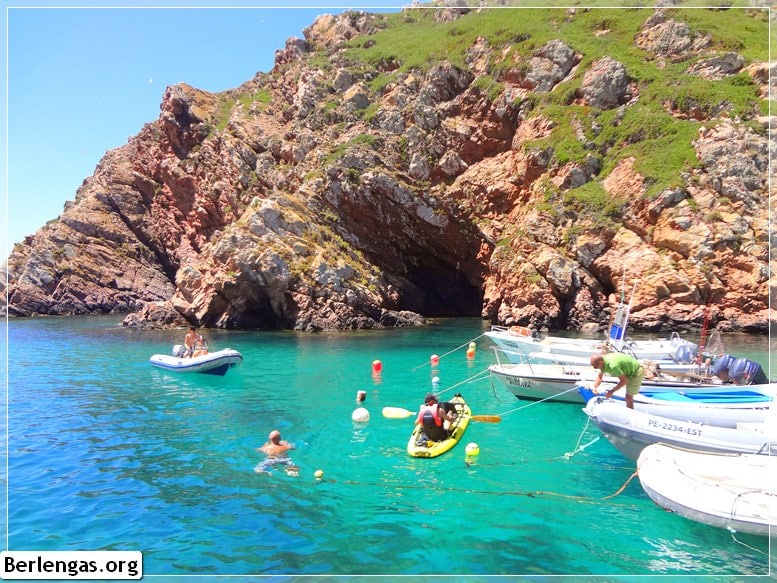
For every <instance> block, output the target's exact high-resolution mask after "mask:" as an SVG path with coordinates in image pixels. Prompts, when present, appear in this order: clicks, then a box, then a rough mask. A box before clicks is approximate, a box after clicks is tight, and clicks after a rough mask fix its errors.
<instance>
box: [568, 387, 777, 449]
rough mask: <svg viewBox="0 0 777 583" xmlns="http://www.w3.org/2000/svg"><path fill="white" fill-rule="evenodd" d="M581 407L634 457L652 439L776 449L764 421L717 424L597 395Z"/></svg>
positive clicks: (691, 444) (771, 431) (698, 446)
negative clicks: (736, 425)
mask: <svg viewBox="0 0 777 583" xmlns="http://www.w3.org/2000/svg"><path fill="white" fill-rule="evenodd" d="M583 411H585V413H586V415H588V417H589V418H590V419H591V420H592V421H593V422H594V423H596V425H597V427H598V428H599V430H600V431H601V432H602V433H603V434H604V436H605V437H606V438H607V440H608V441H609V442H610V443H611V444H612V445H613V446H615V447H616V448H617V449H618V451H620V452H621V453H622V454H623V455H625V456H626V457H628V458H630V459H633V460H636V459H637V458H638V457H639V454H640V453H641V452H642V450H643V449H645V448H646V447H647V446H648V445H652V444H654V443H665V444H669V445H673V446H675V447H679V448H685V449H690V450H693V451H705V452H720V453H749V454H753V453H759V454H761V453H764V454H769V453H776V452H777V447H775V446H777V442H775V437H777V436H775V431H774V429H773V428H772V427H771V426H770V425H768V424H766V423H760V424H747V426H746V427H745V426H744V424H743V427H742V428H731V427H718V426H715V425H708V424H703V423H694V422H692V421H683V420H681V419H670V418H668V417H661V416H658V415H651V414H649V413H645V412H644V411H638V410H635V409H629V408H628V407H624V406H623V405H620V404H618V403H615V402H614V401H611V400H601V401H600V400H598V399H591V400H590V401H589V402H588V404H587V405H586V406H585V408H584V409H583ZM756 426H758V427H756Z"/></svg>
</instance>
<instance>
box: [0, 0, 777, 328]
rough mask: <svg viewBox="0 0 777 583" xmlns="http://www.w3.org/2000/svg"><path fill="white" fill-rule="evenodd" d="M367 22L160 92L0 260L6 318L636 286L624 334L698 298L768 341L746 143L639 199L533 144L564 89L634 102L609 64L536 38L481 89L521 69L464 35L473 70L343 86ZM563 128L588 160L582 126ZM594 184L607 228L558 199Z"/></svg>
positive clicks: (758, 203)
mask: <svg viewBox="0 0 777 583" xmlns="http://www.w3.org/2000/svg"><path fill="white" fill-rule="evenodd" d="M466 12H467V11H450V12H446V16H445V18H446V19H450V18H462V17H467V16H466V14H465V13H466ZM380 25H381V22H380V18H379V17H376V16H374V15H365V14H363V13H348V14H344V15H341V16H339V17H332V16H327V17H321V18H320V19H318V20H317V21H316V22H315V23H314V24H313V25H312V26H311V27H309V28H308V29H307V30H306V39H305V40H301V39H290V40H289V42H287V43H286V47H285V48H284V49H283V50H281V51H278V53H277V54H276V65H275V68H274V70H273V72H272V73H270V74H268V75H258V76H257V77H256V78H254V79H252V80H250V81H248V82H246V83H245V84H244V85H243V86H241V87H240V88H238V89H235V90H232V91H229V92H225V93H222V94H211V93H208V92H205V91H200V90H197V89H194V88H192V87H189V86H187V85H184V84H181V85H176V86H173V87H169V88H168V89H167V90H166V92H165V94H164V97H163V101H162V105H161V113H160V117H159V119H158V120H156V121H154V122H151V123H149V124H147V125H146V126H144V127H143V128H142V129H141V130H140V131H139V133H138V134H137V136H135V137H133V138H132V139H131V140H130V141H129V143H128V144H127V145H125V146H123V147H121V148H118V149H116V150H113V151H111V152H109V153H107V154H106V156H105V157H104V158H103V160H102V161H101V162H100V164H99V165H98V167H97V168H96V169H95V173H94V175H93V176H92V177H90V178H88V179H87V180H86V181H85V182H84V184H83V186H82V187H81V188H80V189H79V190H78V192H77V194H76V200H75V201H74V202H71V203H68V204H67V205H66V208H65V210H64V211H63V213H62V215H61V216H60V217H59V218H58V219H57V220H56V221H53V222H52V223H50V224H48V225H47V226H45V227H43V228H42V229H41V230H40V231H39V232H38V233H37V234H36V235H35V237H33V238H30V239H28V240H27V241H25V242H24V243H22V244H19V245H17V246H16V248H15V249H14V252H13V254H12V255H11V257H10V258H9V259H8V262H7V263H6V265H5V266H4V269H5V270H6V271H7V274H8V282H9V284H8V290H7V291H8V298H9V301H8V304H7V306H5V309H6V310H7V312H8V313H9V314H11V315H19V316H24V315H32V314H83V313H95V312H100V313H107V312H121V313H132V314H131V316H130V317H128V319H127V324H128V325H148V326H175V325H182V323H183V322H185V321H188V322H191V323H195V324H198V325H205V326H215V327H224V328H296V329H300V330H324V329H335V328H374V327H381V326H403V325H418V324H419V323H422V322H423V316H438V315H454V316H455V315H468V316H473V315H474V316H477V315H480V316H482V317H483V318H487V319H489V320H491V321H492V322H494V323H501V324H521V325H528V324H533V325H535V326H538V327H542V326H545V327H548V328H551V329H557V328H581V327H583V326H584V325H588V326H590V325H591V324H592V323H593V324H594V325H596V326H599V327H606V326H607V324H608V323H609V318H610V314H611V312H612V307H613V306H614V305H615V303H617V301H618V299H619V298H620V294H621V293H622V292H625V293H626V294H629V295H630V293H631V290H632V289H634V290H635V293H634V301H633V306H632V316H631V320H630V325H631V326H632V327H633V328H636V329H645V330H656V331H657V330H668V329H673V328H684V327H690V326H694V325H696V326H698V325H699V324H700V323H701V321H702V315H703V312H704V309H705V306H710V313H711V315H712V324H711V325H715V326H717V327H718V328H720V329H723V330H748V331H765V330H766V329H767V327H768V324H769V311H768V296H769V290H770V289H773V288H774V286H773V285H771V284H770V281H769V275H768V274H769V269H768V260H769V256H768V247H769V239H768V207H767V204H766V201H767V195H768V192H767V180H766V178H767V176H766V173H767V169H768V158H767V156H768V148H767V142H766V139H765V138H764V137H763V136H762V135H761V134H759V133H756V132H755V131H753V130H752V129H749V128H748V127H747V126H746V125H744V124H741V123H738V122H735V121H730V120H717V119H716V120H710V121H711V122H713V121H714V122H715V123H710V124H709V127H705V128H702V130H701V131H700V132H699V135H698V136H697V139H696V141H695V142H694V144H693V147H694V148H695V150H696V153H697V156H698V159H699V162H700V166H699V168H696V169H693V170H691V171H689V172H688V173H687V176H685V177H684V178H683V184H681V185H679V186H678V187H676V188H673V189H668V190H665V191H663V192H661V193H659V194H658V195H657V196H654V197H646V196H645V193H646V190H647V188H648V186H649V184H648V181H646V178H645V177H644V176H642V175H640V173H639V172H638V170H637V169H636V168H637V167H638V165H637V160H635V159H634V158H633V157H632V158H624V159H621V160H614V161H611V163H608V160H607V157H606V156H607V153H606V152H605V153H601V152H594V151H591V154H590V155H588V157H587V158H586V159H585V161H584V162H569V163H563V164H560V163H557V162H556V161H555V160H556V158H555V157H554V150H553V146H552V145H550V146H549V145H543V146H542V147H540V146H537V145H536V144H538V143H543V142H541V141H542V140H545V139H547V138H548V137H549V136H550V135H551V132H552V131H553V129H554V122H553V121H551V120H550V119H548V118H546V117H544V116H542V115H540V114H535V113H533V111H532V108H531V107H530V106H529V104H528V101H527V98H528V97H529V96H530V95H534V96H535V97H536V96H537V95H540V96H541V95H544V94H547V93H552V91H553V88H554V87H555V86H557V85H558V84H559V83H562V82H564V81H565V80H568V79H570V77H571V76H573V75H578V76H579V77H580V80H581V89H580V90H579V91H577V93H576V96H575V97H574V99H575V103H577V104H588V105H594V106H595V107H598V108H604V109H606V108H616V107H618V108H627V107H630V106H631V105H633V103H634V102H635V100H638V99H640V98H641V97H640V96H639V95H638V94H637V91H636V87H635V86H634V84H633V82H632V80H631V79H630V78H629V72H628V70H627V69H626V68H625V67H624V66H623V65H622V64H621V63H619V62H618V61H617V59H616V58H608V59H602V60H599V61H596V62H594V63H592V64H591V65H590V68H589V70H587V71H578V70H577V68H578V66H579V63H580V62H581V57H582V55H580V54H579V53H577V52H575V51H574V50H573V49H572V48H570V47H569V46H567V45H566V44H564V43H563V42H561V41H551V42H549V43H547V44H546V45H544V46H542V47H539V48H538V49H537V50H536V51H535V52H534V53H533V54H532V55H531V56H530V57H527V58H526V59H524V60H523V61H521V60H520V59H519V60H514V62H513V63H512V64H511V66H510V67H508V68H507V69H505V72H504V73H503V74H502V76H501V77H500V83H501V86H500V87H501V88H500V92H499V93H498V94H497V95H492V94H488V93H487V92H486V91H485V90H483V89H482V88H480V85H479V84H478V78H479V77H480V76H483V75H487V74H489V73H488V71H489V67H490V66H491V65H492V64H493V63H500V62H503V61H505V59H511V58H513V57H511V56H510V54H511V53H510V51H509V50H507V47H492V46H490V45H489V43H488V42H487V41H486V40H485V39H478V40H477V41H476V42H475V44H474V45H473V46H472V47H471V48H470V49H469V51H468V66H467V68H463V69H462V68H458V67H455V66H453V65H452V64H451V63H447V62H442V63H439V64H437V65H435V66H433V67H431V68H430V70H429V71H428V72H427V73H418V72H416V73H407V74H398V75H396V76H395V77H392V82H391V83H389V84H387V85H385V86H384V87H382V88H381V89H380V90H379V91H378V92H377V93H371V92H372V91H373V90H372V89H371V88H370V83H369V82H370V80H371V79H372V78H373V76H374V73H375V72H374V71H373V72H366V73H365V72H364V71H354V70H350V69H348V67H347V66H346V63H345V62H343V63H340V62H339V61H338V58H337V56H336V53H337V51H338V50H339V48H338V47H341V43H342V42H343V41H344V40H346V39H353V38H356V37H358V36H359V35H365V34H370V33H372V32H374V31H376V30H378V29H379V27H380ZM635 43H637V44H639V45H640V46H642V47H643V48H645V50H648V51H650V52H652V53H653V54H654V55H655V56H656V57H657V58H661V59H669V60H672V61H675V60H678V59H682V58H690V56H694V58H698V59H699V61H700V62H701V61H702V60H704V59H707V60H705V61H704V64H703V66H701V65H700V66H699V68H698V70H699V74H700V75H701V74H702V73H703V74H704V75H709V74H711V73H710V71H711V70H712V69H711V67H714V70H715V74H716V75H719V74H726V71H728V70H729V69H731V70H738V69H737V67H739V66H740V65H739V63H740V60H739V59H737V58H736V57H735V56H727V57H726V59H725V62H723V63H722V64H720V63H718V62H717V61H714V62H713V61H710V60H709V57H708V56H705V47H706V44H705V43H706V39H704V38H696V37H693V36H692V35H691V34H690V33H689V32H688V28H687V27H684V26H682V25H680V24H678V23H676V22H674V21H671V20H668V19H667V18H665V17H662V16H660V15H656V16H654V17H651V18H649V19H647V20H646V24H645V27H644V28H643V31H642V32H641V34H640V35H639V36H638V38H637V39H636V40H635ZM312 47H316V48H318V49H319V50H327V51H330V53H331V55H332V57H331V58H332V63H333V65H334V66H333V72H332V73H331V78H329V77H328V76H327V75H328V74H327V73H325V72H323V71H321V70H318V69H316V68H313V67H312V66H310V65H309V64H308V57H309V56H310V54H311V53H310V51H311V50H312ZM682 55H685V56H684V57H683V56H682ZM732 64H733V65H732ZM689 65H690V64H689ZM723 65H726V67H728V68H726V67H723ZM398 67H399V64H398V63H396V62H391V61H386V62H385V63H383V64H381V65H379V69H381V70H383V71H386V72H392V71H395V70H396V69H397V68H398ZM732 67H733V69H732ZM764 68H765V67H764V66H761V67H756V66H751V67H749V69H748V70H751V71H753V78H754V81H755V82H756V83H760V84H765V83H766V82H767V80H768V75H764V74H763V70H764ZM690 70H691V71H693V69H690ZM721 71H723V73H721ZM764 94H765V93H764ZM578 106H579V105H578ZM667 107H669V108H670V109H672V108H673V107H674V106H673V105H672V104H667ZM368 112H369V114H368ZM673 112H674V110H673ZM697 114H699V115H707V116H709V115H715V114H716V112H701V113H699V112H696V113H693V115H697ZM677 115H678V116H689V115H690V112H678V113H677ZM718 122H720V123H718ZM574 123H575V124H576V125H575V126H574V127H573V128H572V130H573V132H574V134H575V135H576V136H577V139H579V140H580V142H581V144H583V147H586V131H588V130H589V129H590V128H587V127H586V125H585V124H586V123H588V122H587V121H586V120H585V119H583V118H576V121H575V122H574ZM604 168H606V170H603V169H604ZM592 182H595V183H597V184H599V185H600V187H601V189H602V191H603V192H604V193H606V195H607V196H608V197H609V198H610V199H618V200H622V201H624V206H623V209H622V210H621V214H620V216H619V218H618V220H617V221H610V222H607V223H603V224H597V223H596V222H595V221H594V220H592V218H591V217H590V216H589V215H587V214H586V212H584V211H581V210H579V209H576V208H574V207H573V206H567V205H566V204H565V203H564V197H565V196H566V195H567V194H568V193H571V192H574V191H575V189H579V188H581V187H585V186H586V185H588V184H589V183H592ZM624 275H625V283H624ZM3 279H4V278H3ZM635 282H636V283H637V285H636V287H635V288H634V287H633V286H634V283H635Z"/></svg>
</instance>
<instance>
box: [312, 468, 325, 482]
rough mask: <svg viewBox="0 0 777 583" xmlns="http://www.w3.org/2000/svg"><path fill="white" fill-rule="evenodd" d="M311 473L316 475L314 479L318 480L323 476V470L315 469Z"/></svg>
mask: <svg viewBox="0 0 777 583" xmlns="http://www.w3.org/2000/svg"><path fill="white" fill-rule="evenodd" d="M313 475H314V476H315V477H316V480H320V479H321V478H323V477H324V470H316V471H315V473H314V474H313Z"/></svg>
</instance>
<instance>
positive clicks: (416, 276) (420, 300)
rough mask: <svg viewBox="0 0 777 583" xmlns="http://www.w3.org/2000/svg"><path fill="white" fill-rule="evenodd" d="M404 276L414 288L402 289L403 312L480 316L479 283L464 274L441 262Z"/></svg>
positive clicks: (414, 268) (434, 316)
mask: <svg viewBox="0 0 777 583" xmlns="http://www.w3.org/2000/svg"><path fill="white" fill-rule="evenodd" d="M405 277H406V278H407V280H409V282H410V283H411V284H412V288H413V289H409V290H408V289H406V290H403V293H402V300H401V302H402V309H407V310H412V311H414V312H418V313H419V314H421V315H422V316H424V317H430V318H438V317H464V316H467V317H469V316H480V314H481V311H482V308H483V285H482V282H480V281H478V283H473V282H472V279H473V278H471V277H469V276H468V275H467V274H466V273H464V272H463V271H461V270H458V269H455V268H454V267H453V266H450V265H446V264H444V263H435V264H425V265H421V266H415V267H413V268H412V270H411V271H409V272H408V273H407V274H406V275H405ZM475 279H476V280H479V278H475Z"/></svg>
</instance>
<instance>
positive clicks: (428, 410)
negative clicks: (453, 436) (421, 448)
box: [415, 393, 454, 441]
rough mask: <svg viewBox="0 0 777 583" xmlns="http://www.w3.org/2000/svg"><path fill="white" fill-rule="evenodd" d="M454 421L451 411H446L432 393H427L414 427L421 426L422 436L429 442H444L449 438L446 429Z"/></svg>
mask: <svg viewBox="0 0 777 583" xmlns="http://www.w3.org/2000/svg"><path fill="white" fill-rule="evenodd" d="M453 419H454V413H453V411H450V410H446V408H445V407H444V406H443V405H441V404H440V403H439V401H438V399H437V395H435V394H434V393H427V394H426V397H425V398H424V404H423V405H421V409H420V410H419V411H418V416H417V417H416V419H415V424H416V425H421V426H422V431H423V433H424V435H425V436H426V437H427V439H429V440H430V441H445V440H446V439H448V437H449V432H448V429H449V427H450V422H451V421H453Z"/></svg>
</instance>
